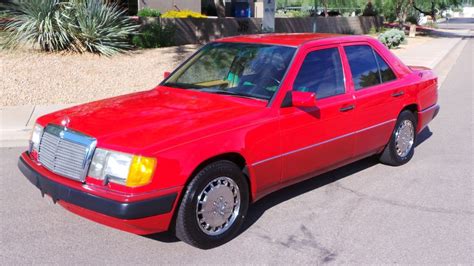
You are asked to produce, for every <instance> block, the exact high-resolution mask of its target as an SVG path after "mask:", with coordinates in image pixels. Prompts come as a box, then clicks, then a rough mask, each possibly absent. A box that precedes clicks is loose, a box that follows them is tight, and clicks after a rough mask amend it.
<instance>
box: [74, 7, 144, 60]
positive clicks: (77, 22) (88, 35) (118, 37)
mask: <svg viewBox="0 0 474 266" xmlns="http://www.w3.org/2000/svg"><path fill="white" fill-rule="evenodd" d="M70 3H71V4H72V5H71V8H72V11H73V12H72V14H74V20H73V22H72V23H71V25H70V30H71V32H72V36H73V38H74V42H73V43H72V46H73V49H74V50H76V51H80V52H84V51H89V52H93V53H99V54H103V55H107V56H110V55H113V54H115V53H118V52H123V51H125V50H128V49H131V48H132V47H133V46H132V45H131V44H130V42H129V39H130V35H133V34H135V33H136V32H137V31H138V25H137V24H136V23H135V22H134V21H133V20H131V19H130V18H128V17H126V16H125V10H123V9H121V8H120V7H119V6H118V4H117V3H107V2H106V1H105V0H71V2H70Z"/></svg>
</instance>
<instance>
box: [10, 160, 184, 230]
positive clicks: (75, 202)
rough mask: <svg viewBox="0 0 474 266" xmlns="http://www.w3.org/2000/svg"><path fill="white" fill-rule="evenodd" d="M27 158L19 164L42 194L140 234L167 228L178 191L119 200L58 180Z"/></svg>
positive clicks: (97, 219)
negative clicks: (140, 198)
mask: <svg viewBox="0 0 474 266" xmlns="http://www.w3.org/2000/svg"><path fill="white" fill-rule="evenodd" d="M26 160H28V159H25V158H24V156H21V157H20V159H19V160H18V168H19V169H20V171H21V172H22V173H23V174H24V175H25V176H26V178H27V179H28V180H29V181H30V182H31V183H32V184H33V185H35V186H36V187H37V188H38V189H39V190H40V191H41V194H42V195H45V194H46V195H49V196H51V198H52V199H53V201H54V202H59V203H60V204H61V205H62V206H64V207H65V208H67V209H68V210H70V211H72V212H74V213H76V214H78V215H81V216H84V217H86V218H89V219H91V220H94V221H96V222H99V223H102V224H106V225H109V226H112V227H115V228H118V229H122V230H125V231H129V232H132V233H137V234H148V233H156V232H160V231H165V230H167V228H168V225H169V222H170V220H171V217H172V210H173V208H174V205H175V201H176V198H177V196H178V193H171V194H167V195H164V196H159V197H155V198H150V199H144V200H140V201H134V202H120V201H116V200H112V199H108V198H105V197H100V196H97V195H93V194H90V193H87V192H85V191H81V190H78V189H75V188H72V187H69V186H66V185H64V184H61V183H58V182H55V181H53V180H51V179H49V178H47V177H46V176H44V175H42V174H40V173H39V172H38V171H36V170H35V169H34V168H33V167H32V166H30V165H29V164H28V162H26ZM157 219H158V220H159V221H157ZM157 222H158V223H157ZM149 223H154V224H153V225H152V224H149Z"/></svg>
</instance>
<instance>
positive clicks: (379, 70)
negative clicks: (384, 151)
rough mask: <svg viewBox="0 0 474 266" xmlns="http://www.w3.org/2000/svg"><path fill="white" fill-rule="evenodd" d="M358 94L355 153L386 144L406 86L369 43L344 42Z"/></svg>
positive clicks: (352, 84) (356, 154)
mask: <svg viewBox="0 0 474 266" xmlns="http://www.w3.org/2000/svg"><path fill="white" fill-rule="evenodd" d="M344 52H345V56H346V60H347V62H348V64H349V67H350V76H351V80H352V82H351V84H350V86H352V88H353V90H354V96H355V106H356V109H355V120H354V121H355V123H354V125H355V130H356V132H357V134H356V139H355V148H354V156H355V157H362V156H364V155H368V154H370V153H374V152H377V151H379V150H380V149H381V148H383V147H384V146H385V145H386V144H387V142H388V140H389V138H390V134H391V132H392V130H393V127H394V125H395V121H396V118H397V116H398V112H399V111H400V110H401V107H402V98H403V97H404V93H405V92H404V90H403V86H402V83H401V81H400V80H399V79H398V78H397V76H396V74H395V72H394V71H393V70H392V69H391V67H390V65H389V64H388V63H387V61H386V60H385V59H384V58H383V57H382V56H381V55H380V54H379V53H378V52H377V51H376V50H374V49H373V48H372V46H370V45H369V44H368V43H357V44H346V45H344Z"/></svg>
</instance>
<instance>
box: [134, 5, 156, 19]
mask: <svg viewBox="0 0 474 266" xmlns="http://www.w3.org/2000/svg"><path fill="white" fill-rule="evenodd" d="M137 15H138V16H139V17H159V16H161V12H160V11H159V10H158V9H154V8H148V7H146V8H144V9H141V10H140V11H138V14H137Z"/></svg>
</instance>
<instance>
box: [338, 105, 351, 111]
mask: <svg viewBox="0 0 474 266" xmlns="http://www.w3.org/2000/svg"><path fill="white" fill-rule="evenodd" d="M354 108H355V106H354V105H353V104H351V105H348V106H344V107H341V109H339V111H341V112H347V111H350V110H354Z"/></svg>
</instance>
